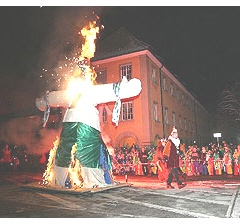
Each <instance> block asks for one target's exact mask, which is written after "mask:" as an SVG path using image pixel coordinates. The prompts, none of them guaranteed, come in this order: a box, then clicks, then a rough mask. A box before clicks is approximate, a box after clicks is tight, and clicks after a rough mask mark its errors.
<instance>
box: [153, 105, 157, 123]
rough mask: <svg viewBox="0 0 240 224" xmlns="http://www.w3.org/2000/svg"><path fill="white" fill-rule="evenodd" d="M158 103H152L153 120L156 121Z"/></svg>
mask: <svg viewBox="0 0 240 224" xmlns="http://www.w3.org/2000/svg"><path fill="white" fill-rule="evenodd" d="M157 108H158V104H157V103H153V116H154V120H155V121H158V110H157Z"/></svg>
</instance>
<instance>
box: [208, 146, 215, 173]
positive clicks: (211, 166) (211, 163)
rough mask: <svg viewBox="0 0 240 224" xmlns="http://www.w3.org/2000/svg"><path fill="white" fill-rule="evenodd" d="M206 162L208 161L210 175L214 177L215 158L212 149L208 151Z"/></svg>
mask: <svg viewBox="0 0 240 224" xmlns="http://www.w3.org/2000/svg"><path fill="white" fill-rule="evenodd" d="M206 161H207V169H208V175H210V176H212V175H214V158H213V151H212V150H211V149H210V150H208V152H207V155H206Z"/></svg>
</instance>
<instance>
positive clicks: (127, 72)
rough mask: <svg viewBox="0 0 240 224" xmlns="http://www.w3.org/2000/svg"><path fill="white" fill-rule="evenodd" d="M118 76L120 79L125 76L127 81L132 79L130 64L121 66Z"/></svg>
mask: <svg viewBox="0 0 240 224" xmlns="http://www.w3.org/2000/svg"><path fill="white" fill-rule="evenodd" d="M120 75H121V79H122V78H123V76H126V77H127V80H130V79H132V65H130V64H128V65H121V66H120Z"/></svg>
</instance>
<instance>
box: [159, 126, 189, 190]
mask: <svg viewBox="0 0 240 224" xmlns="http://www.w3.org/2000/svg"><path fill="white" fill-rule="evenodd" d="M179 146H180V139H179V138H178V132H177V129H176V128H175V127H173V129H172V132H171V134H170V136H169V137H168V140H167V143H166V145H165V147H164V150H163V156H164V160H165V162H166V164H167V168H168V169H169V174H168V178H167V188H170V189H174V187H173V186H172V181H173V176H174V177H175V179H176V182H177V184H178V188H179V189H181V188H183V187H185V186H186V184H184V183H182V182H181V181H180V179H179V176H178V171H179V157H180V148H179Z"/></svg>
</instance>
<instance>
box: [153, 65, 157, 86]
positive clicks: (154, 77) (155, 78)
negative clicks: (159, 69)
mask: <svg viewBox="0 0 240 224" xmlns="http://www.w3.org/2000/svg"><path fill="white" fill-rule="evenodd" d="M152 80H153V82H154V83H156V84H157V77H156V68H152Z"/></svg>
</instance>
